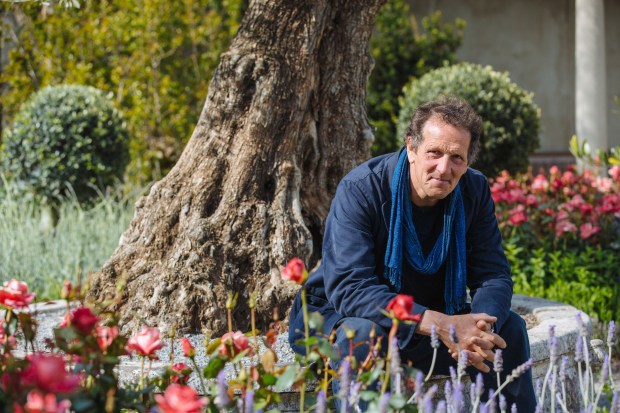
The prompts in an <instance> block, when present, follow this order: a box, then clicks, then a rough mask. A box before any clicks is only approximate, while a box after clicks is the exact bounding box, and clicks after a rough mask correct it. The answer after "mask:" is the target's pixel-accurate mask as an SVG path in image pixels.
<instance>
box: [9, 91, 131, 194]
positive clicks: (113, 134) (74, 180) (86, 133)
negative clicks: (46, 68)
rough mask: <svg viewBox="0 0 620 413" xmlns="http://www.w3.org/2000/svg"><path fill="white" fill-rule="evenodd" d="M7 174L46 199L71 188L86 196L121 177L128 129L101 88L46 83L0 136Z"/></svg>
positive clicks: (126, 159) (110, 184) (114, 182)
mask: <svg viewBox="0 0 620 413" xmlns="http://www.w3.org/2000/svg"><path fill="white" fill-rule="evenodd" d="M3 152H4V153H3V163H4V165H5V171H6V172H7V173H8V176H9V178H10V179H13V180H14V181H15V182H16V183H17V184H18V185H20V186H21V187H23V188H25V189H27V190H29V191H32V192H34V193H35V194H36V195H37V196H41V197H43V198H45V199H48V200H58V199H60V198H62V197H63V196H65V195H66V194H67V192H68V191H73V192H74V193H75V195H76V196H77V198H78V200H80V201H88V200H90V199H92V198H93V197H94V196H96V195H97V190H98V189H99V190H103V189H105V188H107V187H109V186H113V185H114V184H116V183H117V182H118V181H119V180H121V179H122V177H123V173H124V171H125V167H126V166H127V163H128V161H129V150H128V132H127V128H126V125H125V122H124V120H123V118H122V116H121V114H120V112H119V111H118V110H117V109H116V108H115V107H114V104H113V103H112V101H111V100H110V99H108V98H107V97H106V96H105V95H104V94H103V92H102V91H101V90H99V89H96V88H94V87H90V86H80V85H60V86H49V87H46V88H44V89H42V90H40V91H39V92H37V93H35V94H33V95H32V96H31V97H30V99H29V100H28V101H27V102H26V103H25V104H24V105H23V106H22V108H21V109H20V111H19V112H18V113H17V115H16V117H15V121H14V123H13V125H12V128H11V129H10V130H9V132H8V133H7V135H6V136H5V139H4V147H3Z"/></svg>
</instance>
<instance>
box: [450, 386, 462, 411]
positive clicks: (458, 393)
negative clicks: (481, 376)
mask: <svg viewBox="0 0 620 413" xmlns="http://www.w3.org/2000/svg"><path fill="white" fill-rule="evenodd" d="M452 407H453V408H454V411H457V412H460V411H461V409H462V408H463V385H462V384H461V383H457V384H455V385H454V391H453V392H452Z"/></svg>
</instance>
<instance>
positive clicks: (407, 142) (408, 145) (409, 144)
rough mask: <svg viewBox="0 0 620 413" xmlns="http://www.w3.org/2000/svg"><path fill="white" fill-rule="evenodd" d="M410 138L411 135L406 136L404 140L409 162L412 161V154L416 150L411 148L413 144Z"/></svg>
mask: <svg viewBox="0 0 620 413" xmlns="http://www.w3.org/2000/svg"><path fill="white" fill-rule="evenodd" d="M412 139H413V138H412V137H411V136H407V139H406V140H405V149H406V150H407V159H408V160H409V163H413V159H414V157H413V156H414V155H415V153H416V150H415V149H413V144H412V143H411V141H412Z"/></svg>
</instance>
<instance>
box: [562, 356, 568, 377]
mask: <svg viewBox="0 0 620 413" xmlns="http://www.w3.org/2000/svg"><path fill="white" fill-rule="evenodd" d="M567 370H568V356H562V363H560V381H561V382H563V383H565V382H566V377H567Z"/></svg>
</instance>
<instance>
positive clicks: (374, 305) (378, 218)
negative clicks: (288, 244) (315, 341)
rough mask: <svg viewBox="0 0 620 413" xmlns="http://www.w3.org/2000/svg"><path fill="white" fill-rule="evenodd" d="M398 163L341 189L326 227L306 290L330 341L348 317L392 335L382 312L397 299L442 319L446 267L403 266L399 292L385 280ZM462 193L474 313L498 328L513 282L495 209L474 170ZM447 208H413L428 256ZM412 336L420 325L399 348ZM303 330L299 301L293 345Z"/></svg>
mask: <svg viewBox="0 0 620 413" xmlns="http://www.w3.org/2000/svg"><path fill="white" fill-rule="evenodd" d="M397 161H398V152H396V153H391V154H387V155H382V156H379V157H376V158H373V159H370V160H369V161H367V162H365V163H364V164H362V165H360V166H358V167H357V168H355V169H354V170H352V171H351V172H350V173H349V174H347V175H346V176H345V177H344V178H343V179H342V181H341V182H340V184H339V185H338V189H337V190H336V195H335V197H334V199H333V201H332V204H331V208H330V211H329V215H328V216H327V222H326V225H325V236H324V239H323V256H322V260H321V263H320V265H319V267H318V268H317V269H316V270H315V271H314V272H313V273H312V274H311V275H310V277H309V279H308V281H307V283H306V290H307V300H308V311H309V312H310V313H311V312H314V311H318V312H319V313H321V314H322V315H323V316H324V319H325V323H324V333H326V334H329V332H330V331H331V330H332V328H333V327H334V326H335V325H336V323H337V322H338V321H339V320H341V319H342V318H344V317H360V318H366V319H369V320H372V321H373V322H375V323H376V324H378V325H380V326H382V327H383V328H384V329H385V330H386V331H387V330H389V328H390V327H391V320H390V319H389V318H388V317H386V316H385V315H383V314H382V313H381V312H380V311H379V309H385V307H386V306H387V304H388V302H389V301H390V300H391V299H392V298H394V297H395V296H396V294H397V293H402V294H409V295H412V296H413V297H414V300H415V302H416V303H415V306H414V310H413V313H414V314H420V313H422V312H424V311H425V310H426V309H427V308H430V309H433V310H437V311H441V312H444V306H445V303H444V301H443V289H444V276H445V274H444V270H443V267H442V269H441V270H440V271H439V272H438V273H437V274H434V275H423V274H419V273H417V272H416V271H415V270H413V269H412V268H411V267H410V266H409V265H408V263H407V262H406V260H404V261H405V262H404V263H403V286H402V288H401V291H399V292H397V291H395V290H394V288H393V287H392V286H391V285H390V284H389V282H388V281H387V280H386V279H385V278H384V277H383V275H382V274H383V269H384V263H383V261H384V256H385V249H386V244H387V239H388V227H389V223H390V211H391V204H392V202H391V200H392V190H391V182H392V176H393V174H394V169H395V167H396V163H397ZM461 191H462V194H463V204H464V208H465V223H466V250H467V287H468V290H469V295H470V297H471V311H472V312H474V313H487V314H489V315H493V316H496V317H497V323H496V325H497V329H500V328H501V326H502V325H503V324H504V322H505V320H506V319H507V317H508V312H509V310H510V302H511V299H512V284H513V283H512V278H511V276H510V267H509V265H508V261H507V260H506V256H505V255H504V251H503V250H502V247H501V243H502V240H501V235H500V232H499V229H498V226H497V218H496V217H495V204H494V203H493V199H492V198H491V192H490V190H489V184H488V181H487V179H486V177H485V176H484V175H482V174H481V173H480V172H478V171H476V170H474V169H471V168H469V169H468V170H467V172H466V173H465V174H464V175H463V177H462V178H461ZM442 202H443V201H440V202H439V203H438V204H437V205H435V206H433V207H429V208H414V225H415V227H416V231H417V232H418V236H419V237H420V242H421V244H422V245H423V249H425V251H424V252H425V254H427V253H428V250H429V249H430V248H432V245H433V244H434V243H435V240H436V239H437V235H438V233H439V232H440V231H441V226H442V225H443V224H442V222H443V221H442V220H441V219H436V217H437V216H439V217H440V216H441V214H442V213H443V206H442V205H443V204H442ZM416 215H417V216H416ZM420 216H421V217H420ZM427 218H428V219H427ZM414 330H415V325H412V324H405V323H401V325H400V326H399V331H398V333H397V334H398V339H399V344H400V346H401V348H404V347H406V346H407V345H408V344H409V343H410V342H411V340H412V338H413V337H414ZM303 331H304V327H303V314H302V311H301V304H300V298H299V294H298V296H297V297H296V299H295V302H294V304H293V308H292V310H291V316H290V325H289V340H290V342H291V344H294V342H295V341H296V340H298V339H299V338H302V334H303Z"/></svg>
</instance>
